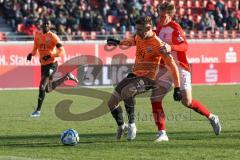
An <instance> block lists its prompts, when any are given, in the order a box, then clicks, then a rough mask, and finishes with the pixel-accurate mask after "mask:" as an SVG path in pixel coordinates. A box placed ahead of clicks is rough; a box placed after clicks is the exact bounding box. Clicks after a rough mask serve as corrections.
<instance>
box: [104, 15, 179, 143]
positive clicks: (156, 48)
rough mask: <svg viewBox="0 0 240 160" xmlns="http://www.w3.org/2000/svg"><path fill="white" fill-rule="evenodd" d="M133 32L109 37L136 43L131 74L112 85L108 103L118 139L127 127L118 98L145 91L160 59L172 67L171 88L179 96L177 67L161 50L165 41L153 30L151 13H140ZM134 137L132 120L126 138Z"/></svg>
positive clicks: (151, 85) (115, 42) (152, 83)
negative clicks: (124, 36) (127, 34)
mask: <svg viewBox="0 0 240 160" xmlns="http://www.w3.org/2000/svg"><path fill="white" fill-rule="evenodd" d="M136 31H137V34H136V36H134V37H132V38H129V39H125V40H122V41H119V40H115V39H108V40H107V44H108V45H129V46H136V59H135V63H134V67H133V70H132V75H131V76H128V77H126V78H124V79H123V80H122V81H121V82H120V83H119V84H118V85H117V86H116V88H115V91H114V92H113V94H112V96H111V97H110V100H109V102H108V107H109V109H110V111H111V113H112V115H113V117H114V118H115V120H116V122H117V125H118V129H117V135H116V138H117V139H121V137H122V135H123V132H124V130H125V128H126V124H125V123H124V119H123V115H122V109H121V107H119V102H120V101H121V100H126V99H129V98H134V97H135V96H136V95H138V94H141V93H144V92H146V91H148V90H150V89H152V88H154V86H155V78H156V74H157V71H158V68H159V63H160V61H161V60H163V61H164V62H165V63H166V64H167V65H168V66H169V69H170V70H171V72H172V74H171V76H172V78H173V83H174V85H175V89H174V95H173V97H174V100H176V101H180V100H181V93H180V88H179V87H180V79H179V71H178V68H177V66H176V63H175V62H174V60H173V58H172V56H171V55H169V54H168V53H165V52H161V51H160V49H161V48H162V47H163V46H164V45H165V43H164V42H162V41H161V40H160V39H159V38H158V37H157V36H156V34H155V33H154V32H153V31H152V20H151V18H150V17H147V16H146V17H141V18H139V19H138V20H137V21H136ZM135 137H136V126H135V123H133V124H130V125H128V140H133V139H134V138H135Z"/></svg>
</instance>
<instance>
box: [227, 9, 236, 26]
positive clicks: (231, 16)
mask: <svg viewBox="0 0 240 160" xmlns="http://www.w3.org/2000/svg"><path fill="white" fill-rule="evenodd" d="M234 14H235V13H234V12H230V14H229V17H228V18H227V21H226V29H227V30H234V29H236V30H237V29H238V19H237V18H236V16H235V15H234Z"/></svg>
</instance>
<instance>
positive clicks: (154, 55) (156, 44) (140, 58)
mask: <svg viewBox="0 0 240 160" xmlns="http://www.w3.org/2000/svg"><path fill="white" fill-rule="evenodd" d="M120 44H122V45H136V59H135V64H134V67H133V73H134V74H135V75H137V76H143V77H147V78H150V79H152V80H155V78H156V75H157V72H158V69H159V64H160V60H161V59H162V60H163V61H164V62H165V63H166V64H169V66H170V67H171V69H172V70H173V71H174V77H173V79H174V81H175V85H177V86H180V82H179V73H178V70H177V66H176V64H175V62H174V60H173V58H172V57H171V56H169V55H165V54H164V53H161V52H160V48H161V47H162V46H163V45H164V42H163V41H161V40H160V39H159V38H158V37H157V36H156V34H155V33H154V35H153V36H152V37H151V38H149V39H142V38H141V37H139V36H138V35H136V36H135V37H134V38H132V39H126V40H123V41H121V43H120Z"/></svg>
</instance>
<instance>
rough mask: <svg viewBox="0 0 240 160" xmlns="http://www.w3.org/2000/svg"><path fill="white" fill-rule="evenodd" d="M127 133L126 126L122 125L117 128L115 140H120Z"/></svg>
mask: <svg viewBox="0 0 240 160" xmlns="http://www.w3.org/2000/svg"><path fill="white" fill-rule="evenodd" d="M127 131H128V125H127V124H125V123H124V124H123V125H121V126H118V128H117V133H116V139H117V140H120V139H121V138H122V137H123V135H124V134H125V133H126V132H127Z"/></svg>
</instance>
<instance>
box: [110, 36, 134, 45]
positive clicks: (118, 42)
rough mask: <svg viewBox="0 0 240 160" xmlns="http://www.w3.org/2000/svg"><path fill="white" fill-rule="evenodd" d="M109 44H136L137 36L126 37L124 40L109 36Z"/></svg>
mask: <svg viewBox="0 0 240 160" xmlns="http://www.w3.org/2000/svg"><path fill="white" fill-rule="evenodd" d="M107 45H109V46H117V45H123V46H135V45H136V43H135V36H133V37H131V38H126V39H123V40H117V39H114V38H108V39H107Z"/></svg>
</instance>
